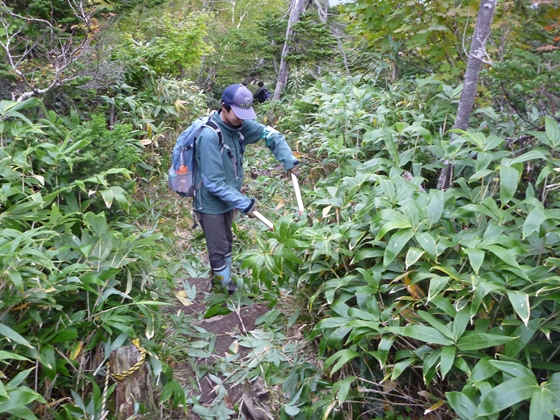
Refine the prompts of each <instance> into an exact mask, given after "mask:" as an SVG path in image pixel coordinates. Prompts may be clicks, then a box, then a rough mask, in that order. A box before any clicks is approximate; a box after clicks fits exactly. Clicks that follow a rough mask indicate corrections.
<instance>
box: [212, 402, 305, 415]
mask: <svg viewBox="0 0 560 420" xmlns="http://www.w3.org/2000/svg"><path fill="white" fill-rule="evenodd" d="M284 411H285V412H286V414H287V415H288V416H291V417H293V416H297V415H298V414H299V412H300V409H299V408H298V407H296V406H295V405H289V404H286V405H285V406H284ZM212 417H213V416H212Z"/></svg>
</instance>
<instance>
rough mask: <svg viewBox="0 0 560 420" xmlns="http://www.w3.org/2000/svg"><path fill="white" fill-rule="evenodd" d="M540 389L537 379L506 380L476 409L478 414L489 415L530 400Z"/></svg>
mask: <svg viewBox="0 0 560 420" xmlns="http://www.w3.org/2000/svg"><path fill="white" fill-rule="evenodd" d="M539 389H540V388H539V385H538V384H537V383H536V382H535V381H533V380H531V379H529V378H526V377H523V378H513V379H510V380H508V381H505V382H504V383H501V384H500V385H498V386H497V387H495V388H493V389H492V391H490V392H489V393H488V394H487V395H486V397H484V399H483V400H482V402H481V403H480V405H479V406H478V409H477V410H476V415H477V416H489V415H491V414H494V413H499V412H500V411H502V410H505V409H506V408H508V407H511V406H512V405H515V404H517V403H518V402H521V401H524V400H528V399H529V398H531V397H532V396H533V393H534V392H535V391H538V390H539Z"/></svg>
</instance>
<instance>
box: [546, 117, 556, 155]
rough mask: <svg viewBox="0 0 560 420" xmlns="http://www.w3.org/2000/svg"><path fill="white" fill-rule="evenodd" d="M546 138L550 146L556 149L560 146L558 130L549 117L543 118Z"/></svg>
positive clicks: (554, 122)
mask: <svg viewBox="0 0 560 420" xmlns="http://www.w3.org/2000/svg"><path fill="white" fill-rule="evenodd" d="M544 124H545V130H546V136H547V137H548V140H549V141H550V145H551V146H552V147H553V148H556V147H557V146H558V144H560V128H559V126H558V123H557V122H556V121H554V120H553V119H552V118H550V117H545V118H544Z"/></svg>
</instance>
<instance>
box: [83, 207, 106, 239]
mask: <svg viewBox="0 0 560 420" xmlns="http://www.w3.org/2000/svg"><path fill="white" fill-rule="evenodd" d="M84 220H85V221H86V222H87V223H88V225H89V227H90V228H91V230H92V231H93V232H94V233H95V234H96V235H97V236H101V235H102V234H104V233H107V231H108V228H107V222H106V221H105V213H99V214H95V213H91V212H89V213H86V214H85V215H84Z"/></svg>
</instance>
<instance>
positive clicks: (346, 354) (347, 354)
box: [325, 349, 360, 375]
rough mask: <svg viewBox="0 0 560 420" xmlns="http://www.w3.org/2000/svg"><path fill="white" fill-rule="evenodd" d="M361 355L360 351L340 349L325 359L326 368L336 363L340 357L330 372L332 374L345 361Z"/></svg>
mask: <svg viewBox="0 0 560 420" xmlns="http://www.w3.org/2000/svg"><path fill="white" fill-rule="evenodd" d="M359 355H360V353H358V352H356V351H354V350H350V349H344V350H339V351H337V352H336V353H335V354H333V355H332V356H331V357H329V358H328V359H327V360H325V369H327V368H328V367H329V366H331V365H332V364H333V363H334V361H335V360H337V359H338V362H336V364H335V365H334V366H333V368H332V370H331V373H330V374H331V375H332V374H333V373H335V372H336V371H337V370H338V369H340V368H341V367H342V366H343V365H344V364H345V363H347V362H349V361H350V360H352V359H354V358H356V357H358V356H359Z"/></svg>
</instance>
